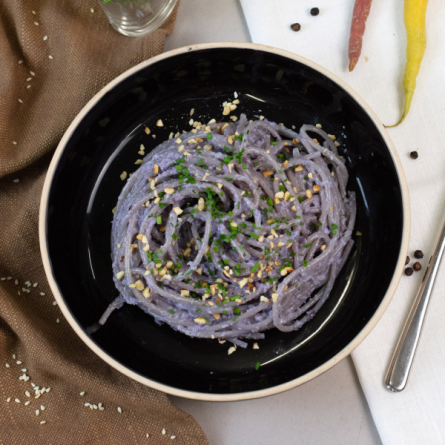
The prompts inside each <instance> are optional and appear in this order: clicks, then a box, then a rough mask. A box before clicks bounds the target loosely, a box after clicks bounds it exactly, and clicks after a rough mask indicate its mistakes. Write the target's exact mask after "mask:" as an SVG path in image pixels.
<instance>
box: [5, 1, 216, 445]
mask: <svg viewBox="0 0 445 445" xmlns="http://www.w3.org/2000/svg"><path fill="white" fill-rule="evenodd" d="M92 8H93V9H94V12H93V11H92ZM176 12H177V10H176V11H175V13H174V14H173V15H172V16H171V17H170V19H169V20H168V21H167V22H166V23H165V25H164V26H163V27H162V28H161V29H159V30H157V31H155V32H154V33H152V34H150V35H149V36H145V37H139V38H130V37H124V36H121V35H120V34H118V33H117V32H116V31H114V30H113V29H112V28H111V26H110V25H109V23H108V20H107V18H106V16H105V15H104V13H103V12H102V10H101V8H100V5H99V4H98V2H96V1H94V0H26V1H19V0H1V1H0V278H1V280H2V281H0V443H1V444H8V445H9V444H27V445H28V444H55V445H57V444H146V443H153V444H162V443H172V444H173V443H181V444H193V445H195V444H207V443H208V441H207V439H206V437H205V435H204V433H203V432H202V431H201V429H200V428H199V426H198V424H197V423H196V422H195V420H194V419H193V418H192V417H191V416H189V415H188V414H186V413H184V412H182V411H180V410H178V409H176V408H175V407H174V406H173V405H172V404H171V403H170V401H169V400H168V398H167V396H166V395H165V394H163V393H160V392H157V391H153V390H151V389H149V388H147V387H145V386H143V385H141V384H139V383H136V382H134V381H133V380H130V379H129V378H127V377H125V376H124V375H122V374H120V373H118V372H117V371H115V370H114V369H113V368H111V367H110V366H108V365H107V364H106V363H105V362H103V361H102V360H101V359H99V358H98V357H97V356H96V355H95V354H94V353H93V352H92V351H91V350H90V349H89V348H88V347H87V346H86V345H85V344H84V343H83V342H82V341H81V340H80V339H79V338H78V337H77V336H76V334H75V333H74V331H73V330H72V329H71V327H70V326H69V325H68V323H67V322H66V321H65V320H64V318H63V316H62V314H61V312H60V310H59V309H58V307H57V306H54V305H53V301H54V298H53V297H52V295H51V291H50V289H49V286H48V284H47V281H46V278H45V273H44V270H43V266H42V263H41V258H40V249H39V239H38V210H39V203H40V195H41V190H42V186H43V182H44V178H45V174H46V170H47V167H48V164H49V161H50V159H51V155H52V153H53V151H54V149H55V148H56V146H57V143H58V142H59V140H60V138H61V136H62V135H63V132H64V131H65V129H66V128H67V126H68V125H69V124H70V122H71V121H72V120H73V118H74V117H75V116H76V114H77V113H78V112H79V111H80V109H81V108H82V107H83V106H84V105H85V103H86V102H87V101H88V100H89V99H90V98H91V97H92V96H93V95H94V94H95V93H96V92H97V91H99V90H100V89H101V88H102V87H103V86H104V85H106V84H107V83H108V82H109V81H111V80H112V79H113V78H115V77H116V76H117V75H118V74H120V73H122V72H123V71H125V70H127V69H128V68H130V67H132V66H134V65H136V64H137V63H139V62H141V61H143V60H145V59H147V58H149V57H152V56H154V55H156V54H159V53H161V52H162V51H163V48H164V38H165V36H166V35H169V34H171V33H172V31H173V27H174V22H175V18H176ZM45 36H48V37H47V38H45ZM49 56H52V58H50V57H49ZM17 180H18V181H17ZM16 280H17V281H16ZM27 281H29V283H28V284H26V282H27ZM16 283H17V284H16ZM29 284H31V286H30V287H28V286H29ZM23 289H25V290H23ZM59 319H60V320H59ZM14 357H15V358H14ZM23 375H25V376H27V377H25V378H23V377H22V378H21V379H19V378H20V377H21V376H23ZM28 376H29V379H28ZM32 383H33V384H34V385H36V386H39V387H40V389H42V388H44V387H46V388H51V389H50V391H49V392H46V391H45V392H44V393H43V394H42V395H41V396H40V397H38V398H36V394H38V392H36V390H35V388H34V387H33V386H32ZM81 391H85V395H83V396H81V395H80V392H81ZM8 400H9V402H8ZM85 403H91V404H95V405H97V406H99V403H102V405H100V406H101V407H102V406H103V407H104V408H105V409H93V410H91V409H90V408H89V407H88V406H85ZM118 407H120V409H121V410H122V413H120V412H119V411H118ZM36 410H38V411H39V413H38V415H36ZM42 422H45V423H42ZM163 429H165V434H162V430H163ZM147 433H148V434H149V437H148V438H147ZM172 436H176V437H175V438H174V439H173V440H172V439H171V437H172Z"/></svg>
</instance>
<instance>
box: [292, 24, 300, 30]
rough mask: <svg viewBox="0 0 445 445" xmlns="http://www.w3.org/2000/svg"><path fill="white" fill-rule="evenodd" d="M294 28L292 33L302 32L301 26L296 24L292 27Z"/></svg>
mask: <svg viewBox="0 0 445 445" xmlns="http://www.w3.org/2000/svg"><path fill="white" fill-rule="evenodd" d="M290 27H291V28H292V31H300V29H301V25H300V24H299V23H294V24H293V25H290Z"/></svg>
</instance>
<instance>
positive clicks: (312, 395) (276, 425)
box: [165, 0, 381, 445]
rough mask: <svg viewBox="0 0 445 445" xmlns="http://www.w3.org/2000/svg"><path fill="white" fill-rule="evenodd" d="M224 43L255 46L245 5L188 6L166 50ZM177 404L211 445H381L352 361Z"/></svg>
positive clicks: (202, 1)
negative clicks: (267, 387)
mask: <svg viewBox="0 0 445 445" xmlns="http://www.w3.org/2000/svg"><path fill="white" fill-rule="evenodd" d="M252 1H254V0H252ZM223 41H237V42H250V41H251V39H250V35H249V31H248V29H247V26H246V22H245V20H244V16H243V12H242V9H241V6H240V4H239V2H238V1H237V0H223V1H221V0H182V2H181V4H180V7H179V13H178V19H177V22H176V27H175V32H174V34H173V35H172V36H170V37H168V38H167V40H166V45H165V50H166V51H168V50H170V49H175V48H179V47H181V46H186V45H190V44H196V43H208V42H223ZM171 400H172V402H173V403H174V404H175V405H176V406H177V407H178V408H180V409H182V410H184V411H186V412H188V413H190V414H191V415H193V416H194V417H195V419H196V420H197V421H198V423H199V424H200V425H201V427H202V429H203V430H204V432H205V433H206V434H207V437H208V438H209V441H210V444H211V445H250V444H255V445H275V444H280V445H291V444H292V445H294V444H298V445H320V444H323V445H324V444H328V445H345V444H348V445H379V444H381V441H380V438H379V435H378V432H377V430H376V428H375V425H374V422H373V420H372V417H371V413H370V411H369V408H368V405H367V403H366V399H365V397H364V395H363V392H362V390H361V387H360V384H359V382H358V379H357V375H356V372H355V369H354V366H353V364H352V360H351V359H350V357H348V358H347V359H345V360H343V361H342V362H340V363H339V364H338V365H337V366H335V367H334V368H332V369H331V370H329V371H328V372H326V373H325V374H323V375H321V376H320V377H318V378H316V379H315V380H312V381H311V382H309V383H306V384H305V385H303V386H300V387H298V388H295V389H293V390H291V391H288V392H285V393H282V394H278V395H276V396H272V397H268V398H265V399H259V400H251V401H243V402H223V403H218V402H199V401H194V400H187V399H181V398H178V397H171Z"/></svg>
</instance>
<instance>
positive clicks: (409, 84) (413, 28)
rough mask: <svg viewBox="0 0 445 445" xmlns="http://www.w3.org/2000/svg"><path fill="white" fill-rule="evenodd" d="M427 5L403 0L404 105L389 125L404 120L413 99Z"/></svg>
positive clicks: (423, 1)
mask: <svg viewBox="0 0 445 445" xmlns="http://www.w3.org/2000/svg"><path fill="white" fill-rule="evenodd" d="M427 5H428V0H405V5H404V11H403V20H404V22H405V29H406V65H405V75H404V77H403V91H404V93H405V106H404V109H403V114H402V117H401V118H400V120H399V122H397V124H395V125H391V127H396V126H397V125H399V124H401V123H402V122H403V121H404V120H405V118H406V116H407V115H408V112H409V109H410V106H411V101H412V100H413V96H414V90H415V89H416V77H417V75H418V74H419V70H420V64H421V63H422V59H423V55H424V54H425V48H426V27H425V16H426V7H427Z"/></svg>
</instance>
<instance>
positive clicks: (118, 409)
mask: <svg viewBox="0 0 445 445" xmlns="http://www.w3.org/2000/svg"><path fill="white" fill-rule="evenodd" d="M117 411H118V412H119V413H120V414H122V408H121V407H120V406H118V407H117Z"/></svg>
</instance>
